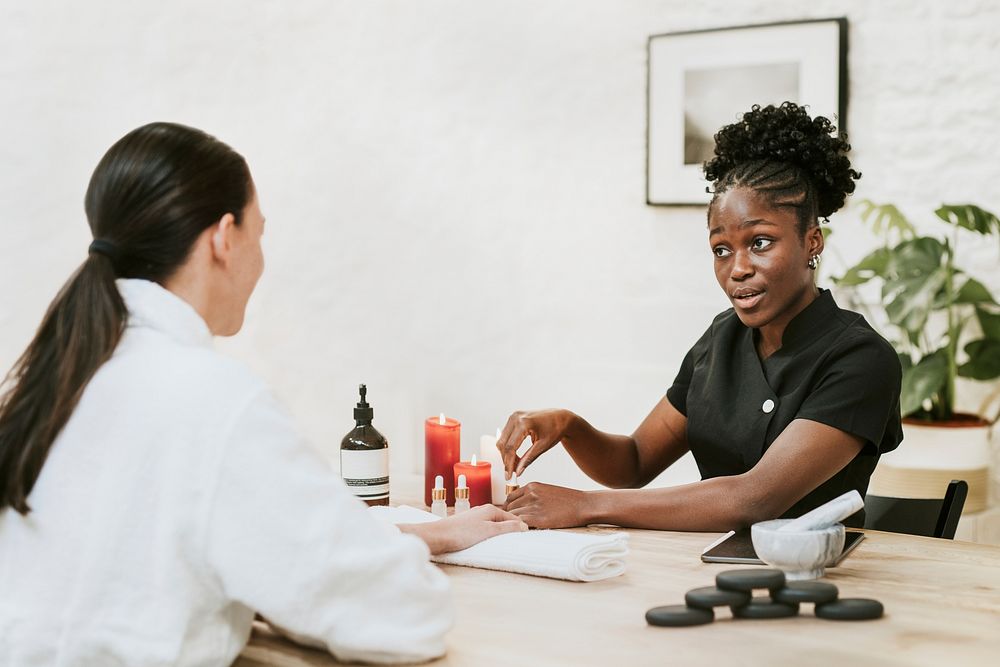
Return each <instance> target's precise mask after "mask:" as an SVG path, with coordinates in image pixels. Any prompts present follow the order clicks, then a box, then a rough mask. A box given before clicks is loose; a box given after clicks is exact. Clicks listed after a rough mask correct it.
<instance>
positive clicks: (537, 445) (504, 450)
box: [497, 410, 576, 479]
mask: <svg viewBox="0 0 1000 667" xmlns="http://www.w3.org/2000/svg"><path fill="white" fill-rule="evenodd" d="M574 419H576V415H575V414H573V413H572V412H570V411H569V410H536V411H534V412H515V413H514V414H512V415H511V416H510V417H509V418H508V419H507V424H506V425H505V426H504V427H503V431H502V432H501V433H500V438H499V439H498V440H497V449H499V450H500V456H501V457H502V458H503V467H504V472H505V473H506V477H507V479H510V474H511V473H516V474H518V475H521V474H523V473H524V470H525V468H527V467H528V466H529V465H531V462H532V461H534V460H535V459H537V458H538V457H539V456H541V455H542V454H543V453H544V452H547V451H548V450H550V449H552V446H553V445H555V444H556V443H557V442H559V440H561V439H562V437H563V436H564V435H566V431H567V430H568V429H569V427H570V426H572V424H573V421H574ZM529 436H530V437H531V447H529V448H528V450H527V451H526V452H525V453H524V455H523V456H518V455H517V449H518V447H520V446H521V443H522V442H524V439H525V438H527V437H529Z"/></svg>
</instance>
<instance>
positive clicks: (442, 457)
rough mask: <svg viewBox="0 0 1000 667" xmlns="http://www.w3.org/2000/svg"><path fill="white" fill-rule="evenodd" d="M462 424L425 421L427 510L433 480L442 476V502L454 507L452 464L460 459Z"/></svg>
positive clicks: (436, 418)
mask: <svg viewBox="0 0 1000 667" xmlns="http://www.w3.org/2000/svg"><path fill="white" fill-rule="evenodd" d="M461 441H462V424H461V423H460V422H459V421H458V420H457V419H451V418H450V417H449V418H447V419H446V418H445V416H444V414H442V415H441V416H440V417H428V418H427V421H425V422H424V504H426V505H427V506H428V507H430V504H431V489H432V488H434V477H435V476H437V475H441V476H442V477H444V487H445V489H446V490H447V498H446V499H445V503H446V504H448V505H454V504H455V478H454V475H453V472H454V468H455V464H456V463H458V459H459V458H460V455H459V452H460V445H461Z"/></svg>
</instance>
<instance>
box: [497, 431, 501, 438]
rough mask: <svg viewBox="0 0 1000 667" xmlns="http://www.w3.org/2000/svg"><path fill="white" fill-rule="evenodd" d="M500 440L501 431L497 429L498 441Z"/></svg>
mask: <svg viewBox="0 0 1000 667" xmlns="http://www.w3.org/2000/svg"><path fill="white" fill-rule="evenodd" d="M499 439H500V429H497V440H499Z"/></svg>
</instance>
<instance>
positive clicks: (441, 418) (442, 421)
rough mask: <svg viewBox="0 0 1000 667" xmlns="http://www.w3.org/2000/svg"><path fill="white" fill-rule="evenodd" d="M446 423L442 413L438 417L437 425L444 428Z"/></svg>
mask: <svg viewBox="0 0 1000 667" xmlns="http://www.w3.org/2000/svg"><path fill="white" fill-rule="evenodd" d="M447 423H448V420H447V419H445V418H444V413H443V412H442V413H441V416H440V417H438V424H441V426H444V425H445V424H447Z"/></svg>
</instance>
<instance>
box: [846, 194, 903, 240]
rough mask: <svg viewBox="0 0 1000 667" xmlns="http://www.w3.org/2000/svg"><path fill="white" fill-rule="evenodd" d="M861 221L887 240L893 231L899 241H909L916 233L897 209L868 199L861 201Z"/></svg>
mask: <svg viewBox="0 0 1000 667" xmlns="http://www.w3.org/2000/svg"><path fill="white" fill-rule="evenodd" d="M860 203H861V219H862V220H864V221H865V222H866V223H867V224H869V225H871V228H872V231H874V232H875V233H876V234H878V235H880V236H882V237H883V238H885V239H888V238H889V236H890V235H891V233H892V232H893V230H895V231H896V232H897V233H898V234H899V238H901V239H910V238H913V237H914V236H916V235H917V231H916V230H915V229H914V228H913V225H911V224H910V221H909V220H907V219H906V216H904V215H903V214H902V213H900V211H899V209H898V208H896V207H895V206H893V205H892V204H876V203H874V202H873V201H871V200H870V199H863V200H861V202H860Z"/></svg>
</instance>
